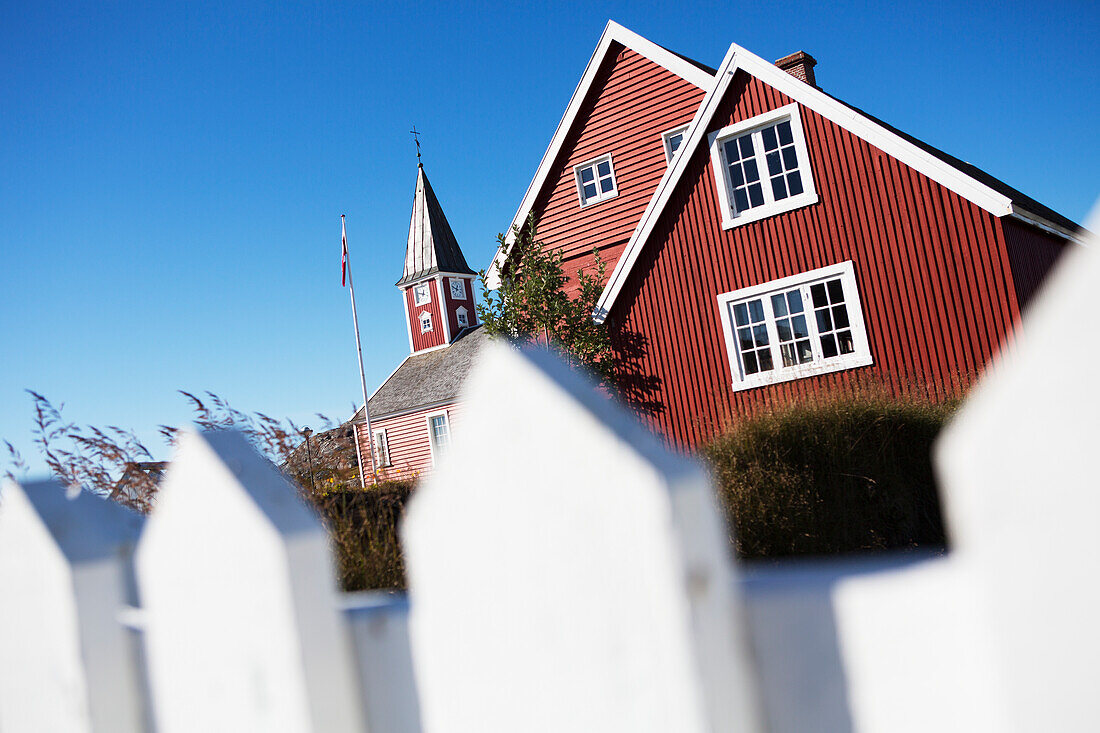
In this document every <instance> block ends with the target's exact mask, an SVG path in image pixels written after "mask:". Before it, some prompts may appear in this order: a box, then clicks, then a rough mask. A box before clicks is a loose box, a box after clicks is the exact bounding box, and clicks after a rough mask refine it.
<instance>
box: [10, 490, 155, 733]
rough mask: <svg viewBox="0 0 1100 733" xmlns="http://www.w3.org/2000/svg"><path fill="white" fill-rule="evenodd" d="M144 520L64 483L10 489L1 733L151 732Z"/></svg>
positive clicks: (116, 505)
mask: <svg viewBox="0 0 1100 733" xmlns="http://www.w3.org/2000/svg"><path fill="white" fill-rule="evenodd" d="M140 528H141V517H139V516H138V515H136V514H134V513H133V512H130V511H129V510H127V509H124V508H122V507H121V506H119V505H118V504H114V503H110V502H108V501H106V500H105V499H102V498H100V497H96V496H92V495H91V494H88V493H86V492H82V493H80V494H78V495H76V496H70V495H68V494H66V492H65V489H64V488H62V486H61V485H60V484H59V483H57V482H54V481H44V482H39V483H34V484H28V485H27V487H26V488H25V489H24V488H21V487H20V486H19V485H18V484H16V483H13V482H7V483H5V485H4V486H3V490H2V491H0V730H2V731H4V733H22V732H24V731H25V732H26V733H38V732H39V731H51V733H53V732H54V731H57V732H64V733H68V732H69V731H79V732H80V733H87V732H89V731H103V732H104V733H106V732H108V731H120V732H122V733H128V732H133V733H137V731H140V730H142V729H143V712H144V705H143V701H142V695H143V680H142V667H141V664H140V657H139V647H138V645H137V642H136V639H135V638H134V636H133V632H132V631H130V630H128V629H127V628H125V627H124V626H123V625H122V624H120V623H119V620H118V618H119V615H120V613H121V612H122V611H123V610H124V608H125V607H126V606H127V605H128V604H131V603H133V600H134V599H133V597H132V593H133V566H132V563H131V559H132V551H133V547H134V543H135V541H136V540H137V536H138V532H139V531H140Z"/></svg>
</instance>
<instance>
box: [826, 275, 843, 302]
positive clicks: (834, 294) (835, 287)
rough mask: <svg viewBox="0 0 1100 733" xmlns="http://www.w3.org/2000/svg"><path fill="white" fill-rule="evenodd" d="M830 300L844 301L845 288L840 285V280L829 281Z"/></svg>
mask: <svg viewBox="0 0 1100 733" xmlns="http://www.w3.org/2000/svg"><path fill="white" fill-rule="evenodd" d="M829 300H830V302H833V303H842V302H844V288H842V287H840V280H830V281H829Z"/></svg>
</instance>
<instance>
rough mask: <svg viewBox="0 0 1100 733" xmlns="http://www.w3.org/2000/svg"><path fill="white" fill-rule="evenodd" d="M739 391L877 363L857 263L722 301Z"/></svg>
mask: <svg viewBox="0 0 1100 733" xmlns="http://www.w3.org/2000/svg"><path fill="white" fill-rule="evenodd" d="M718 307H719V310H720V313H721V318H722V329H723V332H724V334H725V338H726V350H727V353H728V356H729V361H730V371H731V373H732V376H733V388H734V390H741V389H748V388H750V387H759V386H761V385H765V384H773V383H775V382H785V381H787V380H790V379H801V378H802V377H810V376H813V375H816V374H824V373H826V372H834V371H839V370H842V369H851V368H853V367H858V366H866V365H867V364H871V363H872V361H873V359H872V358H871V351H870V347H869V345H868V342H867V330H866V328H865V326H864V322H863V310H862V308H861V307H860V303H859V292H858V291H857V288H856V278H855V270H854V268H853V266H852V263H851V262H841V263H839V264H836V265H831V266H829V267H823V268H821V269H819V270H813V271H811V272H805V273H802V274H800V275H794V276H792V277H786V278H783V279H782V280H774V281H772V282H769V283H763V284H761V285H755V286H753V287H749V288H743V289H741V290H735V291H734V292H732V293H723V294H722V295H719V296H718Z"/></svg>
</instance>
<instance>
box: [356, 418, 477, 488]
mask: <svg viewBox="0 0 1100 733" xmlns="http://www.w3.org/2000/svg"><path fill="white" fill-rule="evenodd" d="M438 412H446V413H447V424H448V426H449V427H450V430H451V436H452V439H453V436H454V434H455V431H456V430H461V429H462V417H463V407H462V404H461V403H458V402H452V403H448V404H445V405H437V406H435V407H428V408H425V409H423V410H417V411H415V412H409V413H406V414H404V415H397V416H395V417H388V418H383V419H381V420H372V421H371V429H372V430H373V431H378V430H385V431H386V438H387V439H388V440H389V446H390V461H391V464H392V465H390V466H379V467H378V474H379V478H380V479H382V480H397V481H403V480H413V479H421V478H424V477H426V476H428V475H430V474H431V472H432V470H433V468H434V466H433V465H432V447H431V442H430V440H431V439H430V437H429V435H428V415H431V414H435V413H438ZM357 428H358V430H357V435H358V436H359V449H360V452H361V454H362V456H363V461H364V470H366V471H369V470H370V467H369V465H368V460H373V452H372V447H371V441H370V440H369V439H368V438H367V437H366V430H365V428H364V426H363V425H362V424H361V423H360V424H359V425H358V426H357Z"/></svg>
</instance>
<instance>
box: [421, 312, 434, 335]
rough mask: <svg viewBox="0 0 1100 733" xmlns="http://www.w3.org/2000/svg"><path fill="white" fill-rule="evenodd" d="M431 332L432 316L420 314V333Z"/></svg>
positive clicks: (426, 313) (425, 313)
mask: <svg viewBox="0 0 1100 733" xmlns="http://www.w3.org/2000/svg"><path fill="white" fill-rule="evenodd" d="M431 330H432V314H431V313H429V312H428V311H424V312H422V313H421V314H420V333H428V332H429V331H431Z"/></svg>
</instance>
